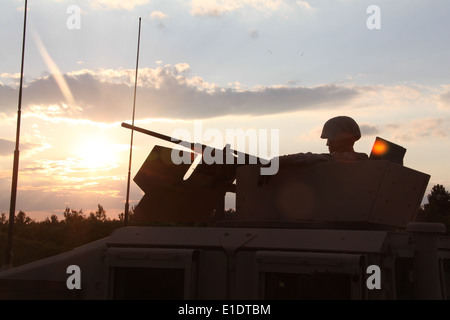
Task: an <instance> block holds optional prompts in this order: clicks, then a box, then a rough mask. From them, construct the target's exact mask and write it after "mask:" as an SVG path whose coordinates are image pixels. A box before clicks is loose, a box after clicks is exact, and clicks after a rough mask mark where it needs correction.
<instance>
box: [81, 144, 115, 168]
mask: <svg viewBox="0 0 450 320" xmlns="http://www.w3.org/2000/svg"><path fill="white" fill-rule="evenodd" d="M76 157H77V159H79V160H80V165H81V166H82V167H84V168H86V169H88V170H89V171H98V170H108V169H111V168H115V167H117V166H118V164H117V163H118V161H119V155H118V150H117V148H116V146H115V145H114V144H113V143H111V142H110V141H108V140H107V139H105V138H102V137H94V138H92V139H89V138H85V139H82V140H81V141H80V144H79V145H78V147H77V148H76Z"/></svg>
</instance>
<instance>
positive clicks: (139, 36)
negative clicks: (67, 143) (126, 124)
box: [124, 18, 141, 225]
mask: <svg viewBox="0 0 450 320" xmlns="http://www.w3.org/2000/svg"><path fill="white" fill-rule="evenodd" d="M140 42H141V18H139V31H138V45H137V57H136V74H135V78H134V100H133V117H132V120H131V123H132V124H133V126H134V115H135V111H136V87H137V79H138V69H139V45H140ZM133 133H134V130H131V141H130V159H129V163H128V180H127V200H126V202H125V216H124V223H125V225H127V224H128V218H129V208H130V203H129V201H130V177H131V159H132V157H133Z"/></svg>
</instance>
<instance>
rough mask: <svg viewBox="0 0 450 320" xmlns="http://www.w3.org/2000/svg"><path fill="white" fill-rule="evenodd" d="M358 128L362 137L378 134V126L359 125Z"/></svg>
mask: <svg viewBox="0 0 450 320" xmlns="http://www.w3.org/2000/svg"><path fill="white" fill-rule="evenodd" d="M359 128H360V129H361V134H362V136H375V135H377V134H379V133H380V129H379V128H378V126H374V125H371V124H361V125H360V126H359Z"/></svg>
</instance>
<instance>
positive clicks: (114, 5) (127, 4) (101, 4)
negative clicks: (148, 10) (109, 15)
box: [90, 0, 150, 10]
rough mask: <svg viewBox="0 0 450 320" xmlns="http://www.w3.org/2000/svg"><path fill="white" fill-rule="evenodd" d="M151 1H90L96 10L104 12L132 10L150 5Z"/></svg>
mask: <svg viewBox="0 0 450 320" xmlns="http://www.w3.org/2000/svg"><path fill="white" fill-rule="evenodd" d="M149 1H150V0H127V1H123V0H93V1H90V4H91V6H92V7H93V8H94V9H103V10H123V9H125V10H132V9H134V7H136V6H140V5H144V4H147V3H149Z"/></svg>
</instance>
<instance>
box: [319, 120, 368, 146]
mask: <svg viewBox="0 0 450 320" xmlns="http://www.w3.org/2000/svg"><path fill="white" fill-rule="evenodd" d="M320 137H321V138H322V139H327V146H328V150H330V153H334V152H353V151H354V150H353V145H354V144H355V141H358V140H359V139H360V138H361V131H360V129H359V126H358V124H357V123H356V121H355V120H353V119H352V118H350V117H347V116H338V117H334V118H331V119H330V120H328V121H327V122H325V124H324V126H323V129H322V134H321V136H320Z"/></svg>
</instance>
